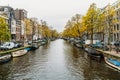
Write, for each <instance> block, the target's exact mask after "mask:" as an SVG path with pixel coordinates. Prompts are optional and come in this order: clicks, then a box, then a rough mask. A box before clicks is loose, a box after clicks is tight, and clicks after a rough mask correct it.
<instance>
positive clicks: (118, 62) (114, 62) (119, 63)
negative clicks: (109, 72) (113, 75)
mask: <svg viewBox="0 0 120 80" xmlns="http://www.w3.org/2000/svg"><path fill="white" fill-rule="evenodd" d="M108 61H109V62H110V63H112V64H114V65H116V66H119V67H120V61H117V60H115V59H111V58H109V59H108Z"/></svg>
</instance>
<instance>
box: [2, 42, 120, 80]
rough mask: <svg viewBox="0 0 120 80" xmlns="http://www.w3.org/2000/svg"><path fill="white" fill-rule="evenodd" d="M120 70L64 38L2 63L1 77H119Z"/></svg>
mask: <svg viewBox="0 0 120 80" xmlns="http://www.w3.org/2000/svg"><path fill="white" fill-rule="evenodd" d="M119 76H120V72H118V71H115V70H114V69H111V68H109V67H107V65H106V64H105V63H104V62H97V61H95V60H91V59H90V58H89V57H88V56H87V53H85V52H84V51H83V50H81V49H77V48H76V47H73V46H71V45H70V44H69V43H67V42H65V41H63V40H56V41H53V42H50V43H48V44H47V45H44V46H41V47H40V48H39V49H37V50H36V51H31V52H29V53H27V54H26V55H25V56H22V57H18V58H13V60H12V61H11V62H9V63H6V64H1V65H0V80H119V79H120V77H119Z"/></svg>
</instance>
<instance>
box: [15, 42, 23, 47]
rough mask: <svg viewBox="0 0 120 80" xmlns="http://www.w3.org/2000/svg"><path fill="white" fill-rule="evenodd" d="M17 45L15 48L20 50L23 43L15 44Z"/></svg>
mask: <svg viewBox="0 0 120 80" xmlns="http://www.w3.org/2000/svg"><path fill="white" fill-rule="evenodd" d="M14 44H15V45H14V48H19V47H21V46H22V43H14Z"/></svg>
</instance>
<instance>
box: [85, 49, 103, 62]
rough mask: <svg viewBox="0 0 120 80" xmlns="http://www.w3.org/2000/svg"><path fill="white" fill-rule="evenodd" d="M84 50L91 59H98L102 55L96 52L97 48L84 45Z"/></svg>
mask: <svg viewBox="0 0 120 80" xmlns="http://www.w3.org/2000/svg"><path fill="white" fill-rule="evenodd" d="M85 51H86V52H87V53H88V55H89V56H90V57H91V58H92V59H96V60H98V61H100V60H101V59H102V58H103V55H102V54H101V53H100V52H98V51H97V50H95V49H94V48H90V47H86V48H85Z"/></svg>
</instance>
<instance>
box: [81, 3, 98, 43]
mask: <svg viewBox="0 0 120 80" xmlns="http://www.w3.org/2000/svg"><path fill="white" fill-rule="evenodd" d="M97 16H98V11H97V7H96V4H95V3H93V4H91V5H90V8H89V9H88V11H87V14H86V16H84V18H83V19H84V21H83V22H84V23H83V24H84V27H87V34H90V35H91V40H93V33H94V28H95V27H96V26H95V25H96V23H97ZM92 43H93V42H92Z"/></svg>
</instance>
